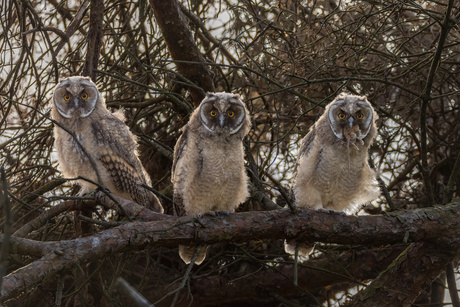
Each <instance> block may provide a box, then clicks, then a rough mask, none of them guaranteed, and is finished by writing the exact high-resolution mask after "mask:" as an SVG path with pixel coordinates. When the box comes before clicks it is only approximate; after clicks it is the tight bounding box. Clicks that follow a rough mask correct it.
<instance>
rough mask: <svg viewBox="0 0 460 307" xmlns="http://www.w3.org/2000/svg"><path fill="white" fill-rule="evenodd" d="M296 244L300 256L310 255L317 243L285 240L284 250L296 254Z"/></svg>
mask: <svg viewBox="0 0 460 307" xmlns="http://www.w3.org/2000/svg"><path fill="white" fill-rule="evenodd" d="M296 246H297V247H298V249H299V256H308V255H310V254H311V253H312V252H313V249H314V248H315V244H307V243H300V242H299V243H297V242H296V241H295V240H293V239H291V240H289V241H288V240H285V241H284V251H285V252H286V253H288V254H291V255H295V248H296Z"/></svg>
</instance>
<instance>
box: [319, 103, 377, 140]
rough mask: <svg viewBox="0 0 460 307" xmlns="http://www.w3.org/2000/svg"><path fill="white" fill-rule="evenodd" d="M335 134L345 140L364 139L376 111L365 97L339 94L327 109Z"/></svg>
mask: <svg viewBox="0 0 460 307" xmlns="http://www.w3.org/2000/svg"><path fill="white" fill-rule="evenodd" d="M327 114H328V119H329V125H330V126H331V129H332V132H333V133H334V135H335V136H336V137H337V138H339V139H343V140H345V139H346V140H348V139H350V138H357V139H360V140H362V139H364V138H365V137H366V136H367V135H368V134H369V131H370V129H371V126H372V122H373V119H374V111H373V109H372V106H371V105H370V103H369V101H367V99H366V98H365V97H361V96H352V95H339V96H338V97H337V98H336V99H335V100H334V101H333V102H331V104H330V105H329V108H328V110H327Z"/></svg>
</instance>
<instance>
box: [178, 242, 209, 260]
mask: <svg viewBox="0 0 460 307" xmlns="http://www.w3.org/2000/svg"><path fill="white" fill-rule="evenodd" d="M208 247H209V246H202V247H201V250H200V251H199V252H198V255H197V257H196V260H195V264H196V265H200V264H201V263H202V262H203V261H204V259H205V258H206V252H207V251H208ZM196 250H197V248H196V246H193V247H192V246H187V245H179V256H180V257H181V259H182V260H184V262H185V263H186V264H189V263H190V262H191V261H192V258H193V255H194V254H195V251H196Z"/></svg>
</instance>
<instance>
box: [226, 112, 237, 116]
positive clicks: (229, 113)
mask: <svg viewBox="0 0 460 307" xmlns="http://www.w3.org/2000/svg"><path fill="white" fill-rule="evenodd" d="M227 115H228V116H229V117H233V116H235V112H233V111H228V113H227Z"/></svg>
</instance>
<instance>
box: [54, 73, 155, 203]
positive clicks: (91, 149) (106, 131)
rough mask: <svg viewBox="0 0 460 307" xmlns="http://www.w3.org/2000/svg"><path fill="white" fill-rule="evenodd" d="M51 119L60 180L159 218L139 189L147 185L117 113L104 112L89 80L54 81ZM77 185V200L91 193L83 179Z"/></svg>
mask: <svg viewBox="0 0 460 307" xmlns="http://www.w3.org/2000/svg"><path fill="white" fill-rule="evenodd" d="M52 118H53V119H54V120H55V121H56V123H57V124H55V127H54V138H55V143H54V146H55V147H56V150H57V154H58V161H59V169H60V170H61V172H62V174H63V175H64V176H65V177H67V178H75V177H82V178H85V179H89V180H91V181H92V182H95V183H98V184H101V185H102V186H104V187H105V188H107V189H109V190H110V191H111V192H113V193H115V194H117V195H119V196H121V197H123V198H127V199H131V200H133V201H135V202H137V203H139V204H141V205H144V206H146V207H147V208H150V209H152V210H155V211H158V212H163V208H162V206H161V204H160V201H159V200H158V198H157V197H156V196H155V195H154V194H153V193H152V192H151V191H149V190H147V189H145V188H144V187H143V186H142V185H143V184H145V185H150V179H149V177H148V175H147V173H146V172H145V170H144V168H143V166H142V164H141V162H140V160H139V158H138V155H137V149H136V148H137V142H136V137H135V136H134V135H133V134H132V133H131V132H130V131H129V129H128V127H127V126H126V125H125V124H124V122H123V121H124V115H123V113H122V112H120V111H118V112H116V113H111V112H110V111H109V110H107V107H106V105H105V101H104V98H103V97H102V96H101V94H100V93H99V92H98V90H97V88H96V85H95V84H94V83H93V82H92V81H91V79H90V78H88V77H69V78H65V79H62V80H61V81H60V83H59V84H58V85H57V86H56V89H55V93H54V97H53V110H52ZM66 130H67V131H66ZM69 132H70V133H69ZM97 174H99V176H98V175H97ZM99 179H100V181H99ZM78 184H79V185H80V186H81V192H80V193H81V194H84V193H87V192H89V191H92V190H95V189H96V188H97V186H96V185H94V184H92V183H91V182H89V181H86V180H83V179H81V180H78Z"/></svg>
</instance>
